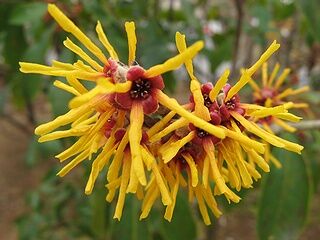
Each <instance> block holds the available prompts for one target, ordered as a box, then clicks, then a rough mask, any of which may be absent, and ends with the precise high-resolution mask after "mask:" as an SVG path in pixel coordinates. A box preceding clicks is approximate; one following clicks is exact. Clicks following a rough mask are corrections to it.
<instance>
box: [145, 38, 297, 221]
mask: <svg viewBox="0 0 320 240" xmlns="http://www.w3.org/2000/svg"><path fill="white" fill-rule="evenodd" d="M176 43H177V47H178V49H179V51H182V50H184V49H185V48H186V44H185V37H184V35H181V34H179V33H177V35H176ZM278 48H279V44H276V43H275V42H274V43H273V44H272V45H271V46H270V47H269V48H268V49H267V51H266V52H265V53H264V54H263V55H262V56H261V58H260V59H259V60H258V61H257V62H256V63H255V64H254V65H253V66H252V67H251V68H249V69H247V70H245V71H244V72H243V74H242V76H241V77H240V80H239V81H238V82H237V83H236V84H235V85H234V86H231V85H229V84H227V79H228V75H229V71H228V70H227V71H226V72H225V73H224V74H223V75H222V76H221V78H220V79H219V80H218V81H217V82H216V84H215V86H213V85H212V84H211V83H206V84H204V85H202V86H201V85H200V83H199V81H198V80H197V79H196V77H195V76H194V74H193V67H192V62H191V60H187V61H186V62H185V65H186V68H187V71H188V73H189V75H190V78H191V82H190V90H191V92H192V96H191V98H190V104H192V106H193V107H192V108H191V111H192V113H193V114H194V115H196V116H198V117H201V118H203V119H204V120H206V121H208V122H210V123H211V124H214V125H215V126H218V127H220V128H222V129H224V130H225V133H226V137H225V138H219V137H217V136H215V135H211V134H210V133H208V132H206V131H205V130H203V129H200V128H198V127H197V126H194V125H193V124H192V123H191V124H190V123H189V122H188V120H187V119H185V118H183V117H182V118H180V119H177V120H175V121H172V120H171V119H172V117H173V116H170V114H171V113H169V114H168V115H167V116H165V117H164V118H163V119H162V120H161V122H162V123H161V124H162V125H167V126H166V127H165V128H164V129H162V130H161V131H159V132H157V133H154V132H153V134H152V135H151V136H150V141H151V142H157V141H163V140H162V139H164V137H165V136H167V135H168V134H169V135H171V137H170V138H169V140H167V141H166V142H165V143H163V144H162V145H161V147H160V148H159V154H160V158H161V159H162V160H163V162H164V164H167V165H171V164H174V163H175V164H178V166H179V167H178V170H179V171H183V170H184V169H186V171H187V175H188V181H187V184H186V186H188V189H189V195H190V196H191V195H193V194H192V193H193V191H194V190H195V187H197V186H202V187H203V190H202V191H204V192H205V191H207V192H206V194H209V193H210V192H211V189H210V186H209V181H213V182H214V183H215V187H214V191H213V192H214V194H215V195H221V194H223V195H224V196H225V197H226V198H227V199H228V200H231V201H234V202H238V201H239V200H240V198H239V197H238V196H237V195H236V194H234V193H233V191H232V190H231V189H230V188H229V187H228V184H229V185H230V186H231V187H232V188H235V189H236V190H237V191H239V190H240V189H241V188H242V187H245V188H250V187H252V184H253V179H254V180H258V179H259V178H261V175H260V173H259V172H258V171H257V170H256V168H255V167H256V165H258V166H259V167H260V168H261V169H262V170H264V171H266V172H268V171H270V169H269V166H268V164H267V162H266V160H265V159H264V158H263V155H262V154H264V152H265V145H264V144H262V143H260V142H258V141H256V140H253V139H250V138H249V137H248V136H247V133H249V134H254V135H256V136H257V137H258V138H261V139H263V140H264V141H266V142H268V143H270V144H272V145H274V146H277V147H281V148H285V149H287V150H290V151H294V152H297V153H300V151H301V150H302V148H303V147H302V146H300V145H298V144H294V143H291V142H289V141H286V140H284V139H281V138H279V137H276V136H275V135H273V134H270V133H269V132H267V131H265V130H263V129H261V128H260V127H259V126H258V125H256V124H255V121H254V119H256V118H262V117H267V116H272V115H273V114H282V115H287V116H292V115H290V114H289V113H287V109H288V106H285V105H282V106H279V107H276V108H272V107H270V108H267V107H260V106H256V105H248V104H243V103H241V101H240V97H239V95H238V92H239V90H240V89H241V88H242V87H243V86H245V84H246V83H248V82H249V80H250V76H252V75H253V74H254V73H255V71H256V70H257V69H258V68H259V67H260V66H261V65H262V64H263V62H265V61H266V60H267V59H268V58H269V57H270V56H271V55H272V53H273V52H275V51H276V50H277V49H278ZM170 121H171V122H170ZM181 129H183V130H181ZM181 133H183V134H181ZM192 149H193V150H192ZM192 152H198V153H200V154H198V155H197V156H195V155H194V154H192ZM172 162H173V163H172ZM186 163H187V164H186ZM182 166H183V167H182ZM198 177H199V178H201V179H202V181H198ZM196 196H197V200H198V204H199V208H200V212H201V214H202V217H203V219H204V222H205V223H206V224H209V223H210V219H209V218H208V213H207V208H206V204H207V205H208V206H209V207H210V208H211V207H212V205H211V203H212V201H209V200H208V201H203V200H200V199H199V197H200V196H199V194H198V195H196ZM205 202H206V204H205ZM210 202H211V203H210ZM173 204H174V202H173ZM169 208H174V205H168V206H167V209H169ZM211 210H212V209H211ZM213 212H214V213H217V211H216V209H215V210H214V211H213ZM216 215H218V214H216ZM170 219H171V218H168V220H170Z"/></svg>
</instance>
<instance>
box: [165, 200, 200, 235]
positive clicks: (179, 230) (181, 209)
mask: <svg viewBox="0 0 320 240" xmlns="http://www.w3.org/2000/svg"><path fill="white" fill-rule="evenodd" d="M162 235H163V238H164V239H165V240H171V239H184V240H192V239H196V236H197V234H196V224H195V221H194V218H193V216H192V214H191V205H190V204H189V202H188V200H187V197H186V196H185V195H182V194H178V196H177V202H176V206H175V209H174V215H173V218H172V221H171V222H170V223H169V222H167V221H165V220H164V219H163V231H162Z"/></svg>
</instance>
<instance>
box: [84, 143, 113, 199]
mask: <svg viewBox="0 0 320 240" xmlns="http://www.w3.org/2000/svg"><path fill="white" fill-rule="evenodd" d="M116 147H117V145H116V144H115V138H114V137H110V138H109V139H108V141H107V143H106V144H105V146H104V147H103V149H102V151H101V153H100V154H99V155H98V157H97V158H96V159H95V160H94V161H93V163H92V166H91V172H90V175H89V179H88V181H87V185H86V188H85V194H87V195H88V194H91V192H92V190H93V187H94V184H95V182H96V180H97V177H98V175H99V173H100V172H101V170H102V169H103V167H104V166H105V165H106V164H107V163H108V161H109V160H110V157H111V155H112V154H113V153H114V150H115V149H116Z"/></svg>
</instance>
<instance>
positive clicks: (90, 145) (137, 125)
mask: <svg viewBox="0 0 320 240" xmlns="http://www.w3.org/2000/svg"><path fill="white" fill-rule="evenodd" d="M48 11H49V13H50V14H51V15H52V17H53V18H54V19H55V20H56V21H57V22H58V23H59V25H60V26H61V27H62V28H63V29H64V30H65V31H67V32H70V33H71V34H72V35H73V36H74V37H75V38H76V39H77V40H79V41H80V43H82V45H83V46H84V47H85V50H83V49H82V48H81V47H79V46H77V45H76V44H75V43H73V42H72V41H71V40H70V39H69V38H67V40H66V41H64V45H65V46H66V47H67V48H68V49H70V50H71V51H72V52H74V53H76V54H77V55H78V56H79V57H80V58H81V59H82V60H78V61H77V62H75V63H73V64H71V63H63V62H59V61H53V63H52V66H44V65H40V64H35V63H26V62H21V63H20V66H21V68H20V70H21V71H22V72H24V73H38V74H44V75H50V76H59V77H65V78H66V80H67V83H63V82H61V81H58V80H56V81H55V82H54V85H55V86H56V87H58V88H61V89H63V90H65V91H68V92H70V93H72V94H74V95H75V97H74V98H73V99H72V100H71V101H70V103H69V107H70V111H69V112H67V113H66V114H64V115H62V116H59V117H57V118H56V119H54V120H53V121H51V122H48V123H45V124H42V125H40V126H39V127H37V128H36V130H35V133H36V134H37V135H39V136H40V138H39V141H40V142H44V141H51V140H55V139H60V138H65V137H72V136H75V137H78V140H77V141H76V142H75V143H74V144H73V145H72V146H71V147H69V148H68V149H66V150H65V151H63V152H62V153H60V154H58V155H57V156H56V157H57V158H58V159H60V161H61V162H63V161H66V160H68V159H71V161H70V162H69V163H68V164H67V165H65V167H63V168H62V170H61V171H60V172H59V173H58V175H59V176H64V175H66V174H67V173H68V172H69V171H70V170H72V169H73V168H74V167H75V166H77V165H78V164H80V163H81V162H82V161H84V160H85V159H89V160H91V159H92V155H93V154H96V153H97V156H96V158H95V159H94V160H93V163H92V167H91V173H90V176H89V179H88V182H87V185H86V188H85V193H86V194H90V193H91V192H92V190H93V187H94V184H95V181H96V179H97V177H98V175H99V173H100V172H101V170H102V169H103V168H104V167H106V166H108V165H109V168H108V172H107V181H108V183H107V188H108V190H109V193H108V195H107V200H108V201H111V200H112V199H113V198H114V196H115V193H116V191H117V190H119V196H118V202H117V206H116V211H115V215H114V217H115V218H117V219H120V218H121V215H122V209H123V205H124V200H125V193H127V192H131V193H135V194H136V195H137V197H138V198H140V199H141V198H142V197H143V191H144V190H143V188H144V186H146V185H147V176H146V174H145V168H147V169H148V170H149V171H151V179H154V180H152V181H153V182H154V184H157V187H158V188H159V192H160V193H161V196H162V201H163V204H164V205H168V204H171V197H170V194H169V191H168V188H167V186H166V184H165V183H164V180H163V176H162V173H161V171H160V169H159V168H158V164H157V162H156V159H155V158H154V157H153V155H152V154H151V153H150V150H149V146H148V144H147V142H146V140H145V139H144V138H143V135H145V134H144V132H145V130H144V115H145V114H151V113H154V112H155V111H156V110H157V109H158V106H159V103H160V104H162V105H164V106H166V107H168V108H169V109H171V110H173V111H174V112H175V113H178V114H180V115H182V116H184V117H186V118H187V119H189V120H190V122H192V123H193V124H194V125H196V126H199V127H200V128H203V129H205V130H206V131H208V132H210V133H211V134H213V135H216V136H218V137H221V138H223V137H224V135H225V134H224V131H223V130H222V129H220V128H217V127H215V126H213V125H211V124H208V123H207V122H205V121H203V120H202V119H200V118H197V117H196V116H194V115H193V114H191V113H190V112H189V111H187V110H186V109H185V108H184V107H181V106H180V105H179V104H178V103H177V101H176V100H174V99H170V98H169V97H168V96H167V95H165V94H164V93H163V92H162V91H161V90H162V89H163V87H164V83H163V79H162V77H161V74H162V73H164V72H167V71H171V70H174V69H176V68H178V67H179V66H180V65H181V64H182V63H183V62H184V61H185V60H186V59H188V58H192V57H194V56H195V54H196V53H197V52H198V51H199V50H200V49H201V48H202V47H203V43H202V42H201V41H199V42H196V43H195V44H193V45H192V46H191V47H189V48H188V49H185V51H183V52H181V53H180V54H179V55H177V56H175V57H173V58H171V59H169V60H167V61H166V62H164V63H163V64H159V65H156V66H153V67H151V68H149V69H147V70H145V69H143V68H142V67H140V66H139V65H136V62H135V58H136V43H137V39H136V35H135V25H134V23H133V22H126V23H125V29H126V32H127V37H128V46H129V47H128V48H129V57H128V65H125V64H123V63H121V62H120V61H119V58H118V55H117V53H116V51H115V50H114V49H113V47H112V45H111V44H110V42H109V40H108V39H107V37H106V35H105V33H104V31H103V29H102V26H101V24H100V22H98V23H97V27H96V32H97V35H98V38H99V40H100V42H101V44H102V45H103V46H104V47H105V48H106V50H107V52H108V54H109V56H110V57H109V58H107V57H106V56H105V55H104V53H103V51H102V50H100V48H99V47H98V46H97V45H96V44H95V43H93V42H92V41H91V40H90V39H89V38H88V37H87V36H86V35H85V34H84V33H83V32H82V31H81V30H80V29H79V28H78V27H77V26H76V25H75V24H74V23H73V22H72V21H71V20H70V19H69V18H67V16H65V15H64V14H63V13H62V12H61V11H60V10H59V9H58V8H57V7H56V6H55V5H54V4H49V5H48ZM83 80H85V81H92V82H94V83H95V86H94V88H93V89H91V90H89V89H87V88H86V87H84V85H83V84H82V82H81V81H83ZM127 115H128V116H127ZM127 119H128V120H127ZM67 125H71V126H70V129H67V130H59V128H60V127H64V126H67ZM112 156H114V157H113V158H112ZM111 159H112V161H111V163H109V161H110V160H111ZM121 169H122V173H121V174H120V175H119V171H120V170H121Z"/></svg>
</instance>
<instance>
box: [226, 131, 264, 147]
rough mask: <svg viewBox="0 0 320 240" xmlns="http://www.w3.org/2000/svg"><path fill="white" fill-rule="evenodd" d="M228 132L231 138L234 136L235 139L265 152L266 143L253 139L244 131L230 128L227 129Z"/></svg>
mask: <svg viewBox="0 0 320 240" xmlns="http://www.w3.org/2000/svg"><path fill="white" fill-rule="evenodd" d="M226 134H227V136H228V137H229V138H232V139H234V140H235V141H239V142H240V143H242V144H244V145H245V146H247V147H250V148H252V149H254V150H255V151H257V152H259V153H264V145H263V144H262V143H260V142H257V141H255V140H253V139H250V138H248V137H247V136H246V135H244V134H242V133H238V132H235V131H231V130H229V129H226Z"/></svg>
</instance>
